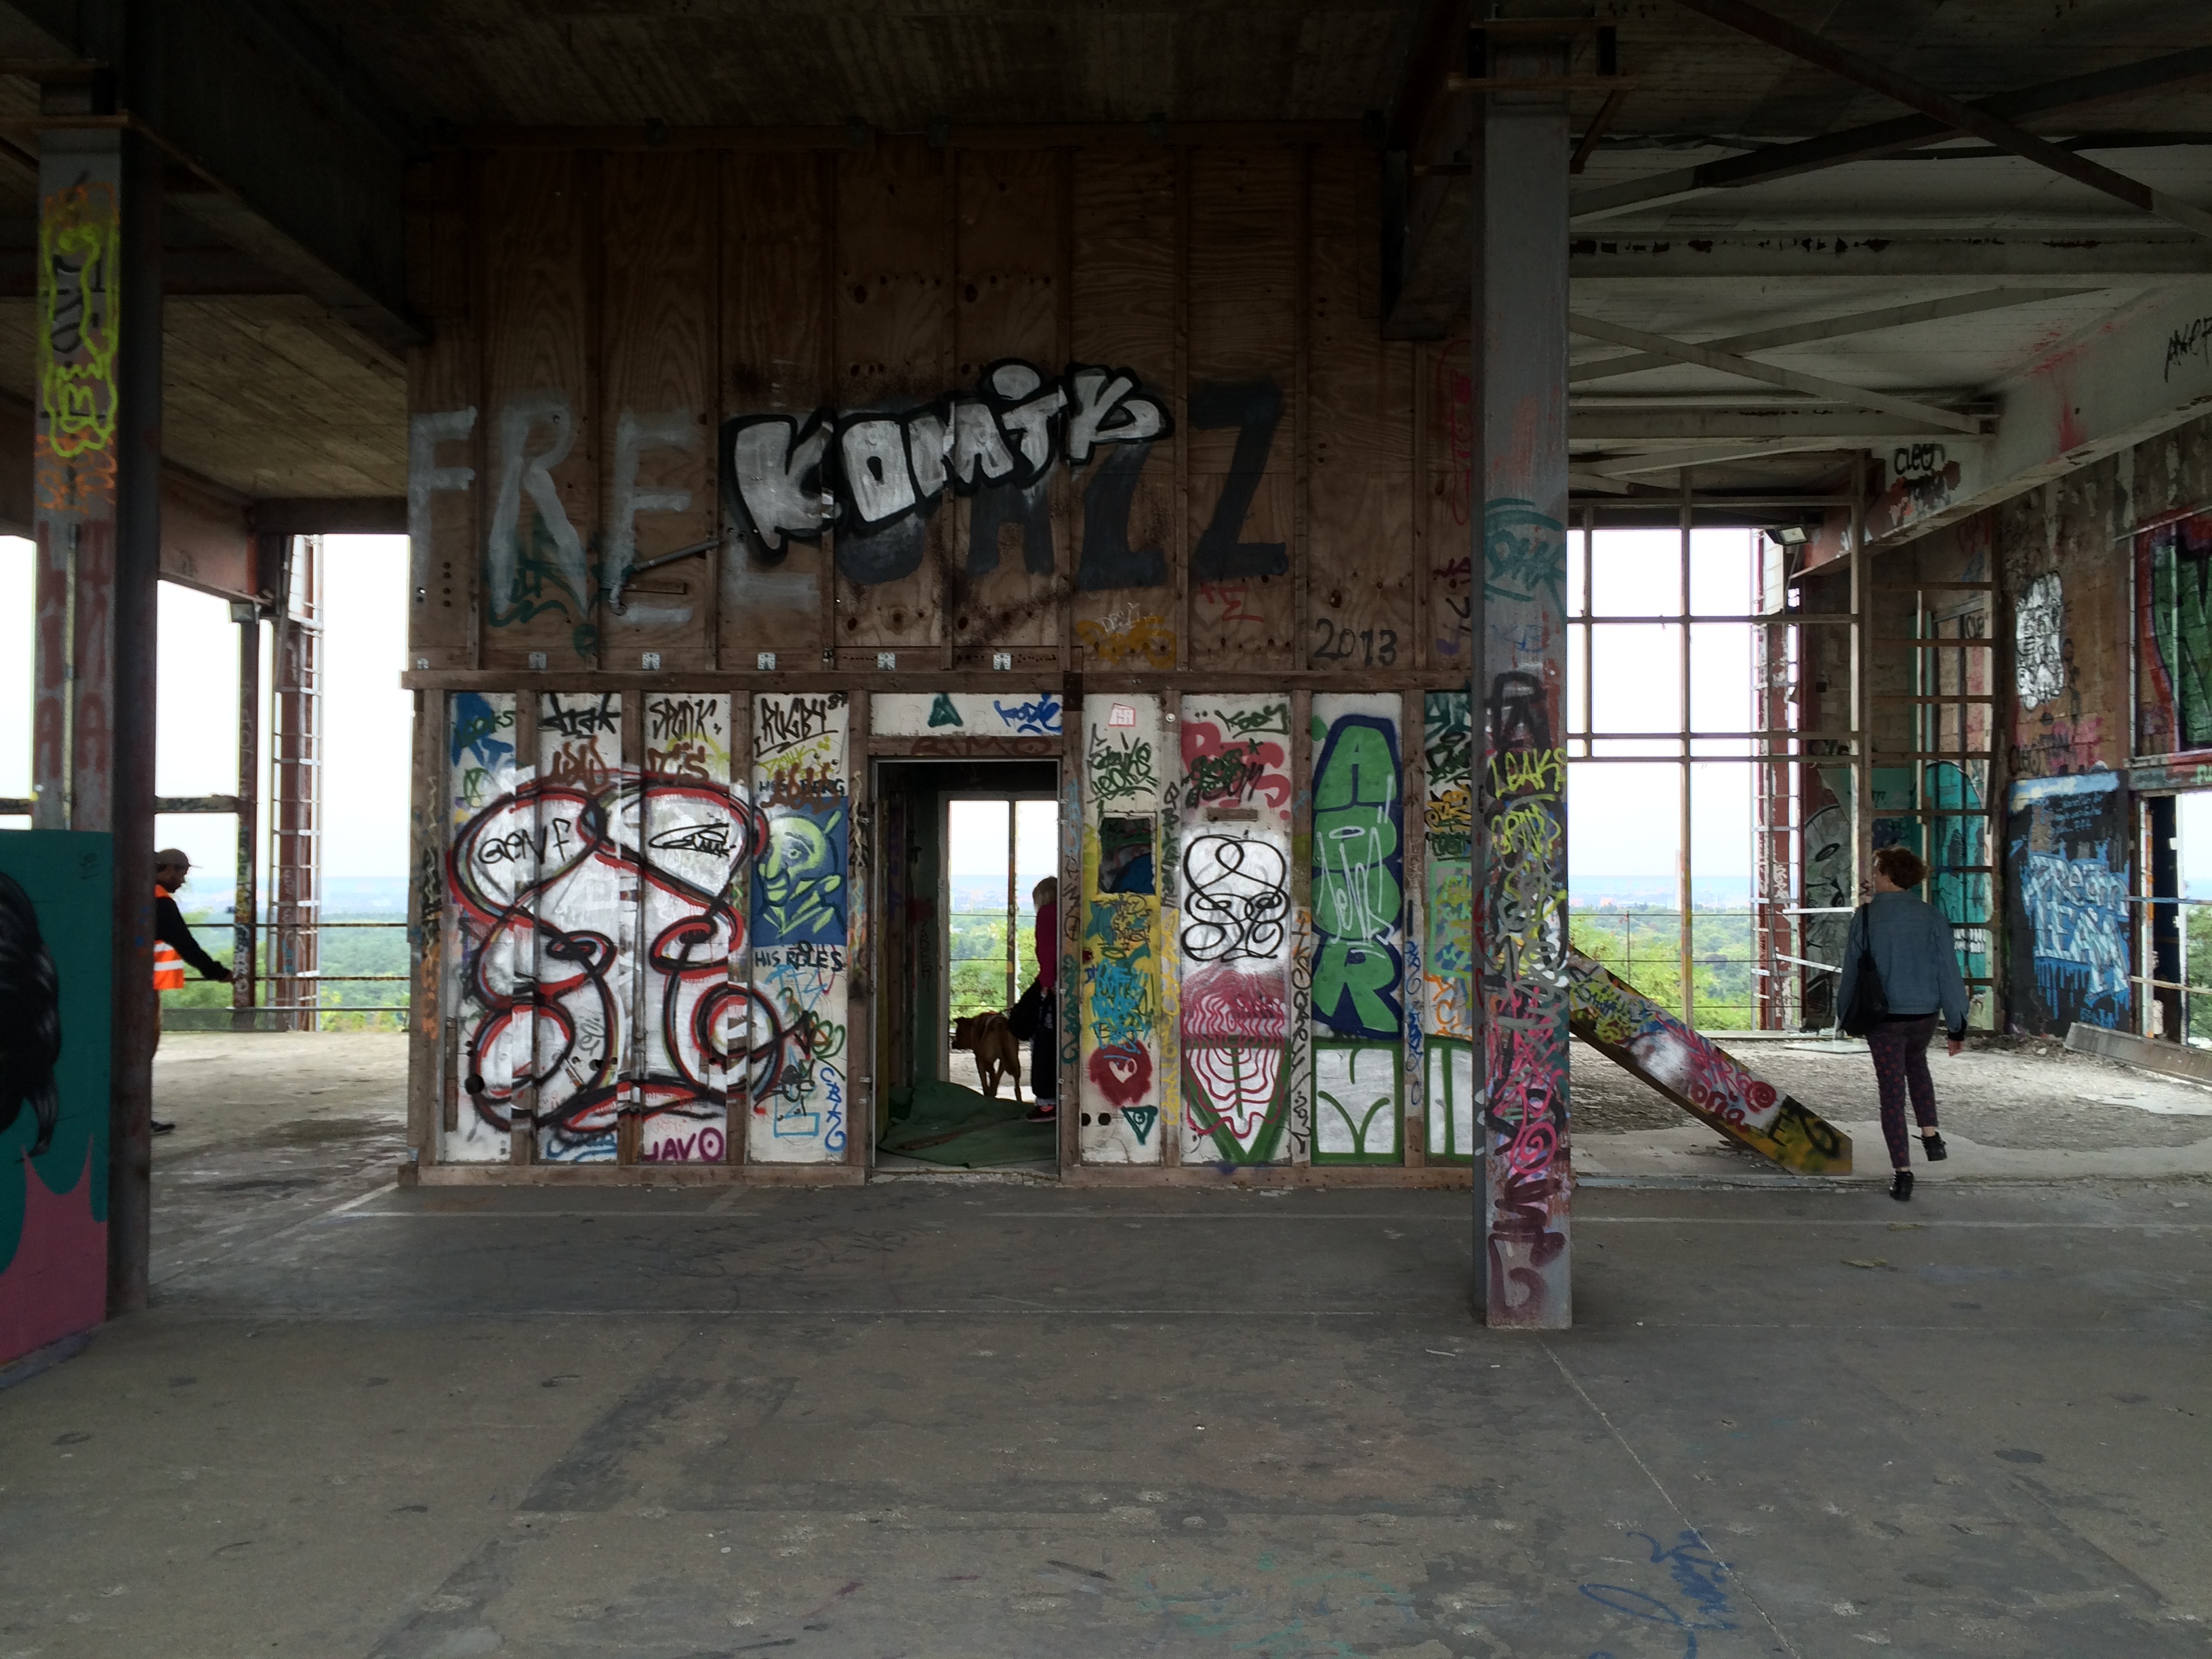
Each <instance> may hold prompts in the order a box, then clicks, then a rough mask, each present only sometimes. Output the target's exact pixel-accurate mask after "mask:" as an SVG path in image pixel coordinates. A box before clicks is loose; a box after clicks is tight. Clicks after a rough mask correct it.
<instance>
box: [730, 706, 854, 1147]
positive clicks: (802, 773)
mask: <svg viewBox="0 0 2212 1659" xmlns="http://www.w3.org/2000/svg"><path fill="white" fill-rule="evenodd" d="M851 721H852V708H851V703H850V700H849V699H848V697H847V696H846V694H845V693H844V692H842V691H832V692H829V693H827V694H826V695H821V696H761V697H756V698H755V699H754V700H753V804H754V805H755V806H756V807H757V808H758V809H759V811H760V812H761V813H762V814H763V815H764V817H765V820H766V836H765V841H764V844H763V852H762V854H761V856H760V857H758V858H757V859H756V860H754V861H753V866H752V895H751V897H752V915H751V921H750V925H749V927H748V929H747V932H748V936H749V938H750V944H751V963H752V975H753V982H752V985H751V987H750V1010H749V1018H750V1039H749V1041H748V1044H747V1048H748V1054H749V1066H750V1101H751V1117H750V1122H749V1130H748V1153H747V1157H748V1161H750V1162H751V1163H755V1164H835V1163H839V1162H842V1160H843V1159H844V1158H845V1155H846V1152H847V1150H848V1143H849V1136H848V1112H849V1102H850V1096H849V1094H848V1086H849V1085H848V1059H849V1056H848V1053H847V1040H848V1025H847V1018H848V994H849V991H850V988H851V977H850V974H849V969H848V962H849V958H848V954H847V951H848V944H849V943H850V939H851V935H850V932H849V929H850V927H851V923H852V917H853V906H854V890H853V884H852V881H851V875H852V872H853V859H852V836H851V830H852V823H851V813H850V811H849V802H850V798H851V787H850V782H849V780H850V771H849V769H848V761H847V739H848V735H849V734H850V731H851Z"/></svg>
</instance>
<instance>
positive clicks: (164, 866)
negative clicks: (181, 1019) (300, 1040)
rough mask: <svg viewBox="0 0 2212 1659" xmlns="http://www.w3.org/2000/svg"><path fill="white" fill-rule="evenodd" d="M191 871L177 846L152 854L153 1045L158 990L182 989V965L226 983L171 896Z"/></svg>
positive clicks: (226, 975) (163, 1126)
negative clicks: (188, 964)
mask: <svg viewBox="0 0 2212 1659" xmlns="http://www.w3.org/2000/svg"><path fill="white" fill-rule="evenodd" d="M191 872H192V861H191V859H190V858H189V857H187V856H186V855H185V853H184V852H183V851H182V850H181V849H180V848H174V847H165V848H162V849H161V851H160V852H158V853H156V854H154V1013H155V1019H154V1046H155V1048H160V1047H161V993H162V992H164V991H181V990H183V989H184V988H185V963H188V962H189V963H191V965H192V966H193V967H195V968H197V969H199V970H200V977H201V978H202V979H212V980H219V981H222V983H223V984H225V985H228V984H229V983H230V969H228V968H226V967H224V966H223V965H222V963H219V962H217V961H216V959H215V958H214V957H211V956H210V955H209V954H208V953H207V952H206V951H203V950H201V949H200V946H199V941H198V940H197V939H194V938H193V937H192V930H191V928H190V927H186V926H185V913H184V912H183V911H182V910H179V908H177V901H176V899H175V898H174V897H173V894H174V893H175V892H176V891H177V890H178V889H179V888H180V887H182V886H183V885H184V884H185V880H186V879H187V878H189V877H190V876H191ZM175 1127H177V1126H176V1125H175V1124H173V1123H165V1122H163V1121H161V1119H160V1118H158V1117H157V1118H155V1120H154V1133H155V1134H157V1135H165V1134H167V1133H169V1131H170V1130H172V1129H173V1128H175Z"/></svg>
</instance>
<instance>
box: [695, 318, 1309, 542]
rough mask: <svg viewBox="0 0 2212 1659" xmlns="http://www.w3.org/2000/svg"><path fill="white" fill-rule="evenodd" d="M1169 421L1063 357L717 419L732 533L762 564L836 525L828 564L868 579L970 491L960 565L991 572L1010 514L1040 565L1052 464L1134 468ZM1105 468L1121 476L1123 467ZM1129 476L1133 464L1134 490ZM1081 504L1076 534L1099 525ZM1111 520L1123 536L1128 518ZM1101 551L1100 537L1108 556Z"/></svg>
mask: <svg viewBox="0 0 2212 1659" xmlns="http://www.w3.org/2000/svg"><path fill="white" fill-rule="evenodd" d="M1277 403H1278V404H1279V403H1280V397H1279V394H1277ZM1174 429H1175V428H1174V422H1173V420H1172V418H1171V417H1170V415H1169V413H1168V408H1167V404H1166V403H1165V402H1164V400H1163V399H1161V398H1156V397H1153V396H1152V395H1150V394H1149V393H1146V392H1144V391H1143V390H1141V388H1140V384H1139V380H1138V378H1137V375H1136V374H1135V372H1134V371H1133V370H1130V369H1119V368H1094V367H1090V366H1086V365H1084V364H1073V365H1071V366H1070V367H1069V368H1067V370H1066V373H1064V374H1060V375H1057V376H1053V375H1048V374H1046V373H1045V372H1044V371H1043V370H1042V369H1040V368H1036V366H1035V365H1033V364H1030V363H1026V362H1021V361H1020V360H1018V359H1013V358H1009V359H1006V360H1005V361H1002V362H995V363H992V364H989V365H988V366H987V367H986V368H984V370H983V372H982V374H981V375H980V376H979V377H978V378H977V380H976V384H975V387H974V389H973V390H971V391H969V392H960V393H956V394H951V395H948V396H946V397H944V398H938V399H936V400H935V401H934V402H932V403H928V404H922V405H921V406H919V407H916V408H912V409H905V410H896V409H894V410H843V411H837V410H826V409H824V410H816V411H815V412H814V413H813V414H811V415H808V416H804V417H799V416H789V415H769V414H757V415H740V416H736V417H734V418H733V419H732V420H730V421H728V422H725V423H724V425H723V428H722V456H721V466H722V476H723V483H724V490H723V497H724V499H725V501H727V502H728V503H729V510H730V519H731V524H732V530H733V531H734V532H735V533H736V534H738V536H739V537H741V538H744V540H745V541H747V542H748V543H750V545H751V549H752V551H753V553H754V555H755V556H756V557H757V558H758V559H759V560H761V562H763V563H764V564H767V565H771V566H772V565H775V564H776V563H778V562H781V560H782V558H783V556H784V555H785V554H786V552H787V551H788V550H789V546H790V544H791V543H793V542H818V541H819V540H821V538H822V535H823V532H824V531H826V530H832V529H834V530H836V532H838V533H837V564H838V568H839V569H840V570H841V571H842V572H843V574H845V575H846V577H847V578H848V580H853V581H856V582H860V583H878V582H884V581H892V580H898V579H899V578H900V577H902V576H905V575H909V574H912V573H913V572H914V571H915V569H918V568H920V566H921V557H922V553H923V548H924V537H923V535H922V532H921V526H922V525H923V524H924V523H925V522H926V521H927V519H928V518H929V516H930V515H931V514H932V513H934V512H935V511H936V509H937V507H938V506H939V504H940V503H941V502H942V501H943V500H944V498H945V495H947V494H951V495H963V496H975V497H978V498H980V499H979V500H978V503H977V510H976V513H975V517H974V520H973V522H972V525H971V530H970V535H969V554H968V562H969V573H968V574H970V575H971V576H972V575H978V574H983V573H985V572H987V571H988V570H991V569H993V568H996V566H997V564H998V562H999V550H998V549H999V532H1000V527H1001V526H1005V525H1008V524H1018V525H1020V526H1022V527H1023V560H1024V565H1025V567H1026V568H1028V569H1029V570H1030V571H1031V572H1032V573H1034V574H1050V572H1051V570H1052V569H1053V552H1052V544H1051V520H1050V513H1049V511H1048V503H1047V498H1046V494H1045V491H1044V489H1043V488H1042V486H1043V483H1044V482H1045V480H1046V479H1047V477H1048V476H1049V474H1050V473H1051V471H1052V468H1053V466H1054V464H1055V463H1056V462H1058V461H1060V459H1065V460H1066V463H1067V465H1070V466H1082V465H1086V464H1087V463H1088V462H1089V461H1090V459H1091V457H1092V455H1093V454H1094V453H1096V452H1097V450H1098V449H1099V447H1101V446H1103V445H1117V446H1121V445H1125V446H1130V447H1131V451H1130V453H1136V454H1137V455H1138V458H1139V459H1138V460H1137V462H1136V465H1138V466H1141V465H1142V453H1143V452H1144V451H1146V449H1148V448H1149V447H1150V445H1151V443H1152V441H1153V440H1154V439H1157V438H1162V437H1165V436H1167V435H1169V434H1170V433H1171V432H1173V430H1174ZM1270 430H1271V431H1272V426H1271V427H1270ZM1239 453H1242V451H1241V450H1240V452H1239ZM1262 458H1263V459H1264V450H1263V452H1262ZM1114 476H1115V480H1116V482H1117V485H1118V483H1119V481H1120V480H1121V476H1122V475H1121V471H1119V470H1117V471H1115V475H1114ZM1134 478H1135V475H1134V471H1133V470H1131V471H1129V473H1128V483H1129V485H1130V486H1131V488H1132V489H1133V485H1134ZM1112 494H1113V491H1111V490H1109V492H1108V493H1107V495H1105V496H1102V498H1101V507H1102V510H1103V508H1104V507H1108V506H1110V498H1111V495H1112ZM1124 508H1125V516H1126V501H1125V503H1124ZM1085 512H1086V519H1085V522H1086V527H1087V529H1086V533H1087V534H1091V533H1097V527H1092V526H1091V520H1090V518H1089V513H1090V509H1089V507H1087V506H1086V509H1085ZM1118 529H1119V531H1120V533H1121V537H1122V539H1123V541H1124V543H1126V539H1127V526H1126V523H1124V524H1123V525H1121V526H1118ZM1110 548H1111V538H1110V537H1107V538H1105V539H1103V540H1102V542H1101V553H1102V556H1105V557H1108V562H1109V563H1110V562H1111V559H1110ZM1165 580H1166V574H1165V570H1164V568H1162V570H1161V572H1160V574H1159V576H1158V581H1159V582H1164V581H1165ZM1113 585H1122V584H1119V583H1116V584H1113ZM1152 585H1158V584H1157V583H1154V584H1152Z"/></svg>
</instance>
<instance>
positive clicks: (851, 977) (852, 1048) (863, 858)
mask: <svg viewBox="0 0 2212 1659" xmlns="http://www.w3.org/2000/svg"><path fill="white" fill-rule="evenodd" d="M851 718H852V725H851V726H850V728H849V730H850V732H851V740H850V745H849V747H848V749H847V750H846V757H845V764H846V775H847V780H848V781H847V783H846V788H847V791H848V793H847V796H846V799H847V802H848V805H847V817H846V822H847V824H848V829H847V830H846V836H847V840H846V848H847V851H846V878H845V887H846V891H847V892H848V894H850V895H851V897H850V899H849V900H848V903H849V905H850V907H851V908H849V909H848V911H847V913H846V923H845V963H846V975H845V984H846V1013H845V1030H846V1038H845V1042H846V1054H845V1096H846V1105H845V1123H846V1133H845V1162H846V1163H848V1164H854V1165H856V1166H858V1167H860V1168H863V1169H865V1168H866V1166H867V1165H868V1164H871V1163H872V1162H874V1160H875V1151H876V1133H875V1131H876V1121H877V1112H876V1099H877V1095H878V1088H879V1085H878V1081H877V1079H876V1064H875V1058H876V1028H875V1021H874V1019H873V1018H872V1016H873V1013H874V1010H875V1006H876V1001H877V992H876V980H875V975H874V974H873V973H872V972H871V971H870V970H871V969H872V966H873V964H874V962H875V945H874V942H873V941H874V935H875V909H874V904H873V900H874V899H875V894H874V892H873V891H872V888H871V883H872V879H873V878H874V874H875V867H876V850H877V848H876V836H875V829H876V814H875V806H874V799H875V798H874V793H873V791H872V788H871V787H870V786H871V783H872V777H871V773H872V768H871V767H870V766H869V764H868V757H867V755H866V752H865V749H864V743H865V735H866V732H867V729H868V694H867V693H866V692H865V691H855V692H854V694H853V710H852V717H851Z"/></svg>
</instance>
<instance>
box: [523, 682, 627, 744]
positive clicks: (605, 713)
mask: <svg viewBox="0 0 2212 1659" xmlns="http://www.w3.org/2000/svg"><path fill="white" fill-rule="evenodd" d="M621 729H622V714H621V712H620V710H619V709H618V708H617V706H616V700H615V696H614V694H613V693H612V692H603V693H601V694H600V695H599V696H597V697H592V698H579V699H576V700H574V701H573V702H564V701H563V700H562V696H561V695H560V694H559V693H558V692H551V691H549V692H548V693H546V695H545V700H544V702H543V703H542V704H540V705H539V709H538V730H539V731H541V732H559V733H560V734H561V735H562V737H564V738H588V737H592V736H595V735H597V734H598V733H599V732H617V731H620V730H621Z"/></svg>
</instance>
